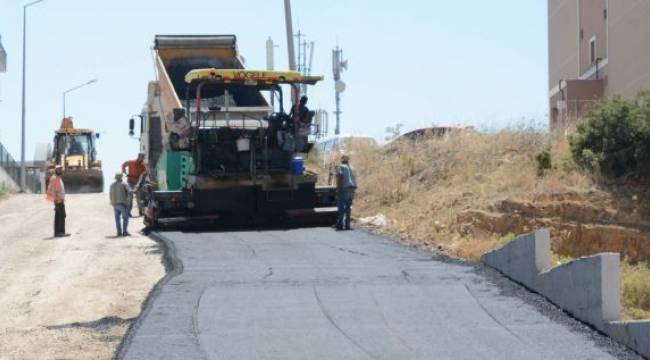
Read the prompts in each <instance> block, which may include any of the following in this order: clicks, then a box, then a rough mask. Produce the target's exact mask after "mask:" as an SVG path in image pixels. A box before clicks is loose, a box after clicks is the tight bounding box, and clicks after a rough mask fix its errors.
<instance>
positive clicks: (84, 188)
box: [49, 117, 104, 194]
mask: <svg viewBox="0 0 650 360" xmlns="http://www.w3.org/2000/svg"><path fill="white" fill-rule="evenodd" d="M97 139H99V133H96V132H94V131H93V130H90V129H80V128H75V127H74V123H73V121H72V118H71V117H66V118H64V119H63V120H62V121H61V126H60V127H59V129H57V130H56V131H55V132H54V142H53V146H52V152H51V155H50V163H49V167H50V168H51V167H54V166H61V167H63V183H64V184H65V190H66V192H67V193H73V194H74V193H99V192H102V191H104V174H103V172H102V162H101V160H99V159H97V147H96V140H97Z"/></svg>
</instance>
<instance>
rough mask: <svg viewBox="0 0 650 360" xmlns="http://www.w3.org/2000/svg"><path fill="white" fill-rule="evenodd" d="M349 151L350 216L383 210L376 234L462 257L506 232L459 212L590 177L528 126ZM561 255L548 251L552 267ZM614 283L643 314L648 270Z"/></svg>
mask: <svg viewBox="0 0 650 360" xmlns="http://www.w3.org/2000/svg"><path fill="white" fill-rule="evenodd" d="M544 150H548V151H549V152H550V153H551V157H552V163H553V167H552V169H550V170H548V171H547V172H546V173H545V175H544V176H543V177H539V176H538V175H537V168H536V161H535V155H536V154H537V153H539V152H541V151H544ZM350 153H351V155H352V163H353V165H354V166H355V167H356V169H357V172H358V181H359V185H360V186H359V190H358V196H357V200H356V201H355V213H356V215H357V216H358V217H364V216H374V215H376V214H383V215H385V216H386V218H387V219H388V223H387V225H386V227H385V228H384V229H382V230H381V231H383V232H386V233H389V234H391V235H395V236H397V237H398V238H400V239H402V241H404V242H405V243H408V244H410V245H417V246H419V247H421V248H424V249H428V250H438V251H442V252H444V253H446V254H448V255H450V256H455V257H459V258H464V259H467V260H470V261H477V260H478V259H479V257H480V256H481V255H482V254H484V253H485V252H488V251H490V250H493V249H495V248H498V247H500V246H503V245H505V244H506V243H507V242H509V241H511V240H512V239H513V238H514V235H512V234H507V235H505V236H503V235H499V234H493V233H490V232H484V233H481V232H478V233H477V232H473V233H472V234H471V235H469V234H466V233H464V232H463V231H460V228H459V227H460V226H459V223H458V220H457V219H458V215H459V214H460V213H462V212H463V211H467V210H482V211H486V212H490V211H493V210H494V209H493V204H495V203H497V202H499V201H502V200H506V199H518V200H524V201H526V200H530V199H532V198H534V197H535V196H537V195H541V194H549V193H563V192H571V191H585V190H590V189H594V188H595V187H596V183H597V180H598V179H595V178H594V177H593V176H591V175H589V174H585V173H583V172H581V171H578V170H577V169H576V167H575V165H574V164H573V162H572V161H571V157H570V152H569V145H568V142H567V141H566V139H565V137H564V136H549V135H548V134H544V133H540V132H536V131H531V130H528V129H510V130H504V131H501V132H499V133H496V134H482V133H459V134H453V135H450V136H446V137H442V138H440V137H430V138H424V139H421V140H418V141H397V142H393V143H391V144H388V145H386V146H383V147H380V148H378V147H372V146H368V145H366V144H356V145H355V146H353V147H352V148H351V149H350ZM308 160H310V159H308ZM311 160H312V161H310V162H311V163H312V166H313V167H316V166H318V164H319V163H320V164H323V163H322V160H321V159H320V158H318V159H316V157H314V159H311ZM328 168H329V166H327V165H325V166H322V165H321V170H320V171H321V173H322V174H324V175H325V176H323V177H321V178H325V179H326V178H327V176H326V174H327V172H328ZM568 260H570V259H569V258H568V257H559V256H557V255H554V264H559V263H562V262H566V261H568ZM622 282H623V284H622V294H623V303H624V306H625V311H624V314H625V317H626V318H634V319H638V318H647V317H650V300H649V299H650V269H649V268H648V267H647V266H645V265H636V266H632V265H629V264H627V263H626V264H625V266H624V267H623V281H622Z"/></svg>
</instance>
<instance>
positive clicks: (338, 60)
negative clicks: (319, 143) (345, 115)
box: [332, 45, 348, 135]
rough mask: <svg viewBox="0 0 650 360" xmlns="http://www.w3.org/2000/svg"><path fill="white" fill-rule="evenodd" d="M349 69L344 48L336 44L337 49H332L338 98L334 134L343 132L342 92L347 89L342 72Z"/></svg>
mask: <svg viewBox="0 0 650 360" xmlns="http://www.w3.org/2000/svg"><path fill="white" fill-rule="evenodd" d="M347 69H348V61H347V60H343V49H341V48H339V46H338V45H336V49H334V50H332V70H333V72H334V91H335V96H336V97H335V100H336V111H335V112H334V114H336V127H335V128H334V134H335V135H339V134H340V133H341V113H342V112H341V93H342V92H344V91H345V83H344V82H343V80H341V73H342V72H343V70H347Z"/></svg>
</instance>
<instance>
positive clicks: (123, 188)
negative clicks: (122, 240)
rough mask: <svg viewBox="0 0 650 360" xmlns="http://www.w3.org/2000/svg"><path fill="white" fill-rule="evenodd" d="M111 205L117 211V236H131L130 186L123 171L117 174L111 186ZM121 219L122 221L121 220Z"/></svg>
mask: <svg viewBox="0 0 650 360" xmlns="http://www.w3.org/2000/svg"><path fill="white" fill-rule="evenodd" d="M109 193H110V199H111V205H112V206H113V212H114V213H115V227H116V228H117V236H131V234H129V232H128V230H127V228H128V226H129V217H130V214H129V187H128V185H126V184H125V183H124V182H123V181H122V173H117V174H115V182H114V183H112V184H111V188H110V192H109ZM120 220H121V221H120Z"/></svg>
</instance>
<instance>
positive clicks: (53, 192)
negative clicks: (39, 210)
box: [45, 175, 65, 203]
mask: <svg viewBox="0 0 650 360" xmlns="http://www.w3.org/2000/svg"><path fill="white" fill-rule="evenodd" d="M64 197H65V194H64V192H63V181H61V178H60V177H58V176H56V175H52V177H50V182H49V184H48V185H47V193H46V194H45V198H46V199H47V201H49V202H53V203H60V202H62V201H63V199H64Z"/></svg>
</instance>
